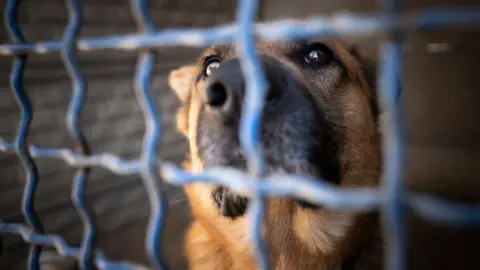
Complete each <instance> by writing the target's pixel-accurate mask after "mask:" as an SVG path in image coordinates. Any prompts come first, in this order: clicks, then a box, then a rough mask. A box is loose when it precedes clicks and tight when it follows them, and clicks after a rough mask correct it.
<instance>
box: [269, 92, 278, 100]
mask: <svg viewBox="0 0 480 270" xmlns="http://www.w3.org/2000/svg"><path fill="white" fill-rule="evenodd" d="M277 97H278V93H277V92H276V91H274V90H273V89H267V101H273V100H274V99H276V98H277Z"/></svg>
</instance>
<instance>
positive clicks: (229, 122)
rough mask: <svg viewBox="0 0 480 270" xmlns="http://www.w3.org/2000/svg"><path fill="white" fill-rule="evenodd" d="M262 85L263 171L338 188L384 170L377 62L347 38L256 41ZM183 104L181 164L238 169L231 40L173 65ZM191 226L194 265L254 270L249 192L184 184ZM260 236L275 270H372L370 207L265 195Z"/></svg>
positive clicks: (374, 220)
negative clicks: (185, 145) (332, 206)
mask: <svg viewBox="0 0 480 270" xmlns="http://www.w3.org/2000/svg"><path fill="white" fill-rule="evenodd" d="M256 50H257V53H258V57H259V59H260V62H261V64H262V66H263V70H264V72H265V76H266V79H267V81H268V89H267V93H266V98H265V105H264V108H263V119H262V123H261V131H260V140H261V145H262V147H263V150H264V154H265V158H266V161H267V173H290V174H297V175H304V176H309V177H313V178H315V179H322V180H318V181H327V182H329V183H331V184H332V185H337V186H339V187H348V188H350V187H367V186H370V187H374V186H377V185H378V184H379V178H380V169H381V164H380V163H381V149H380V142H381V140H380V139H381V138H380V132H379V128H378V125H377V122H378V121H377V120H378V118H379V113H378V111H379V110H378V103H377V101H376V84H375V80H374V78H375V68H376V63H375V61H372V59H368V57H364V56H363V55H362V54H361V53H360V52H359V50H357V49H356V48H355V47H354V46H353V45H351V44H349V43H347V42H346V41H340V40H334V39H322V40H305V41H298V42H291V41H289V42H283V41H282V42H273V43H269V42H260V41H259V42H257V45H256ZM169 84H170V87H171V88H172V89H173V90H174V92H175V93H176V94H177V96H178V98H179V99H180V100H181V102H182V106H181V108H179V110H178V112H177V116H176V120H177V126H178V129H179V130H180V131H181V132H182V133H183V134H184V135H185V136H186V137H187V138H188V141H189V149H190V151H189V152H190V153H189V157H188V160H187V162H186V165H185V167H186V169H188V170H190V171H192V172H199V171H201V170H203V169H205V168H209V167H213V166H231V167H236V168H239V169H245V168H246V157H245V153H244V151H243V150H242V148H241V146H240V143H239V138H238V132H239V123H240V118H241V112H242V106H243V104H244V103H245V84H246V83H245V80H244V78H243V75H242V71H241V64H240V59H239V52H238V50H237V48H236V47H235V46H234V45H229V44H219V45H215V46H212V47H210V48H208V49H207V50H205V51H204V53H203V54H202V55H201V57H200V58H199V59H198V61H197V63H196V64H191V65H186V66H183V67H179V68H178V69H175V70H172V71H171V73H170V75H169ZM185 189H186V192H187V195H188V198H189V201H190V206H191V210H192V214H193V216H194V222H193V224H192V225H191V227H190V228H189V230H188V232H187V235H186V256H187V258H188V261H189V265H190V268H191V269H198V270H223V269H238V270H247V269H256V268H257V265H256V262H255V259H254V254H253V248H252V244H251V239H249V236H248V233H247V231H246V229H247V227H246V219H247V218H248V217H247V215H246V210H247V208H248V198H246V197H244V196H242V195H239V194H236V193H235V192H233V191H231V190H229V189H228V188H226V187H222V186H214V185H211V184H204V183H196V184H191V185H189V186H187V187H185ZM263 234H264V235H263V236H264V239H265V241H266V243H267V244H268V247H269V251H270V254H269V255H270V261H271V263H272V266H273V269H277V270H293V269H301V270H310V269H320V270H340V269H342V270H364V269H365V270H367V269H368V270H378V269H382V268H383V261H382V253H383V244H382V243H383V242H382V240H381V236H380V229H379V223H378V213H351V212H349V213H345V212H335V211H331V210H329V209H326V208H325V207H322V206H321V205H320V206H319V205H313V204H310V203H308V202H305V201H301V200H296V199H285V198H269V199H268V200H267V211H266V217H265V222H264V233H263Z"/></svg>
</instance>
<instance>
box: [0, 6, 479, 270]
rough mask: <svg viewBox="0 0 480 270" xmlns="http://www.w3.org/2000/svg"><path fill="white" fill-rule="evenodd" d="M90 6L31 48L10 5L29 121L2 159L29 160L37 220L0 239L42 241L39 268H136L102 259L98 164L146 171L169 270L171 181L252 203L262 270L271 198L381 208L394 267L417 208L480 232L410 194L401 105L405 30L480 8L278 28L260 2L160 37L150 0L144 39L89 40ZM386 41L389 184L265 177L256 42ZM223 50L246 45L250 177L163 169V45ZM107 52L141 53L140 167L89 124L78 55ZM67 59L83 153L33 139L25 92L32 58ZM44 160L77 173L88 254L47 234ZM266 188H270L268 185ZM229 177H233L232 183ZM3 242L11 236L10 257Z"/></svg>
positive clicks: (467, 19) (466, 219) (0, 226)
mask: <svg viewBox="0 0 480 270" xmlns="http://www.w3.org/2000/svg"><path fill="white" fill-rule="evenodd" d="M79 2H80V1H77V0H68V1H67V6H68V11H69V14H70V16H69V18H70V20H69V24H68V26H67V28H66V31H65V34H64V39H63V40H62V41H47V42H40V43H36V44H30V43H27V42H26V41H25V39H24V37H23V35H22V32H21V30H20V28H19V25H18V23H17V14H18V7H19V4H20V1H16V0H9V1H8V2H7V5H6V9H5V19H6V25H7V29H8V31H9V34H10V37H11V40H12V41H13V44H4V45H0V55H6V56H10V55H13V56H14V58H13V63H12V72H11V77H10V84H11V89H12V93H13V95H14V96H15V98H16V100H17V103H18V106H19V108H20V111H21V122H20V125H19V127H18V130H17V136H16V140H15V142H13V143H9V142H7V141H5V140H4V139H3V138H0V150H1V151H2V152H14V153H16V154H17V155H18V157H19V158H20V159H21V161H22V162H23V165H24V167H25V174H26V184H25V190H24V197H23V207H22V210H23V214H24V216H25V219H26V221H27V223H28V224H11V223H6V222H3V221H2V220H1V219H0V232H2V233H15V234H19V235H21V237H22V238H23V240H24V241H25V242H27V243H29V244H31V248H30V254H29V259H28V267H29V269H38V267H39V255H40V252H41V248H42V246H49V247H54V248H55V249H56V251H57V252H58V253H59V254H60V255H62V256H70V257H75V258H76V259H77V260H78V262H79V264H80V266H81V267H82V268H83V269H91V268H92V266H93V264H94V265H96V266H97V267H99V268H100V269H134V268H135V267H136V265H134V264H132V263H129V262H113V261H110V260H109V259H108V258H106V257H105V256H104V255H103V254H102V253H101V252H100V251H94V247H95V239H96V226H95V218H94V215H93V213H92V212H91V210H90V209H89V207H88V204H87V202H86V201H85V197H84V190H85V186H86V184H87V181H88V174H89V168H91V167H103V168H106V169H109V170H110V171H112V172H114V173H116V174H119V175H141V176H142V179H143V183H144V185H145V188H146V190H147V192H148V196H149V200H150V205H151V209H150V212H151V213H150V222H149V226H148V233H147V236H146V239H145V245H146V250H147V252H148V255H149V258H150V261H151V264H152V266H154V267H155V268H158V269H168V265H167V264H166V262H165V260H164V258H163V256H162V252H161V247H160V244H161V234H162V231H163V225H164V219H165V217H166V214H167V208H166V206H167V204H166V201H165V196H164V195H163V192H162V185H161V182H160V181H159V179H160V178H161V179H162V180H163V181H165V182H167V183H171V184H175V185H181V186H183V185H186V184H189V183H193V182H206V183H213V184H221V185H225V186H228V187H230V188H231V189H232V190H234V191H237V192H240V193H243V194H245V195H247V196H249V197H251V198H252V204H251V206H250V207H249V213H248V214H249V215H253V217H254V218H252V219H251V220H252V223H251V224H250V225H249V226H250V230H251V233H252V236H253V237H252V239H253V245H254V247H255V251H256V254H257V261H258V265H259V268H260V269H268V268H269V261H268V256H267V250H266V247H265V245H264V244H263V241H262V237H261V234H260V232H261V228H262V219H263V214H264V200H265V198H266V197H269V196H280V197H295V198H298V199H303V200H305V201H309V202H311V203H314V204H321V205H325V206H327V207H329V208H331V209H336V210H339V211H363V210H372V209H377V208H381V209H382V210H383V211H384V213H385V216H386V219H385V222H386V226H384V227H385V232H384V235H385V238H386V242H387V254H386V256H387V259H386V268H387V269H398V270H400V269H405V266H406V260H405V242H404V241H405V237H404V236H405V235H404V222H403V221H404V212H405V209H406V208H409V209H411V210H413V211H414V212H415V213H416V214H418V215H420V216H423V217H425V218H427V219H430V220H432V221H436V222H442V223H444V224H448V225H454V226H480V207H479V206H477V205H467V204H459V203H453V202H447V201H444V200H441V199H437V198H434V197H430V196H428V195H424V194H418V193H413V192H405V191H404V186H403V185H404V182H403V173H402V168H403V161H404V145H403V144H404V139H403V129H402V112H401V108H402V106H401V104H400V102H399V99H398V97H399V95H400V93H401V88H402V87H401V83H402V73H403V72H402V68H403V59H402V50H401V47H402V33H404V32H405V31H415V30H421V29H435V28H441V27H446V26H448V27H473V26H478V25H480V6H477V7H472V6H470V7H468V8H465V7H448V8H432V9H428V10H424V11H421V12H417V13H414V14H408V16H405V15H402V14H401V11H402V10H401V4H402V1H399V0H384V1H383V3H384V5H383V12H382V13H379V14H374V15H371V16H359V15H354V14H338V15H335V16H333V17H329V18H326V17H313V18H310V19H307V20H305V21H302V22H298V21H297V22H292V21H273V22H268V23H263V24H257V25H255V24H254V21H255V14H256V10H257V7H258V3H257V1H255V0H242V1H240V2H239V6H238V14H237V23H236V24H234V25H228V26H217V27H212V28H208V29H170V30H162V31H158V30H156V28H155V26H154V23H153V20H152V18H151V16H150V14H149V12H148V8H147V1H144V0H136V1H131V3H132V5H131V6H132V11H133V16H134V18H135V21H136V23H137V28H138V33H133V34H129V35H122V36H110V37H100V38H90V39H81V40H77V37H78V33H79V30H80V27H81V24H82V10H81V5H80V3H79ZM379 33H385V34H387V35H388V36H389V40H388V41H387V42H385V44H384V45H383V48H382V51H381V55H380V56H381V57H382V59H383V60H384V61H382V63H383V66H381V69H380V75H379V82H380V95H379V96H380V100H379V102H382V103H383V104H385V106H386V108H387V111H388V113H387V114H388V121H386V124H387V125H388V128H387V129H386V130H388V131H389V134H387V136H386V150H385V153H384V158H385V164H386V167H385V172H384V179H385V181H384V183H385V184H384V186H383V188H382V189H381V190H380V191H377V190H374V189H356V190H342V189H339V188H337V187H334V186H331V185H329V184H326V183H324V182H322V181H315V179H309V178H306V177H300V176H296V175H276V176H265V175H264V167H265V166H264V160H263V156H262V151H261V147H260V144H259V139H258V138H259V132H258V131H259V126H260V122H261V115H262V107H263V96H264V93H265V91H264V89H265V87H266V81H265V79H264V75H263V72H262V70H261V67H260V65H259V62H258V59H257V57H256V55H255V47H254V41H255V36H258V37H260V38H262V39H264V40H282V39H283V40H285V39H302V38H306V37H310V36H317V37H318V36H348V35H372V34H379ZM216 42H236V43H237V45H238V47H239V51H240V54H241V56H242V69H243V72H244V75H245V77H246V80H247V82H248V83H247V98H246V99H247V102H246V105H245V106H246V107H245V110H244V113H243V116H242V121H241V125H242V128H241V129H240V130H241V132H240V141H241V144H242V147H244V149H245V150H246V153H247V154H248V168H249V169H248V172H243V171H239V170H236V169H233V168H212V169H208V170H205V171H203V172H202V173H201V174H197V175H192V174H190V173H188V172H186V171H184V170H182V169H180V168H178V167H176V166H175V165H174V164H172V163H169V162H167V161H160V160H159V158H158V156H157V148H158V147H157V146H158V144H159V142H160V139H161V132H162V130H161V121H160V112H159V110H158V108H157V106H156V104H155V103H154V101H153V98H152V94H151V76H152V72H153V68H154V63H155V60H156V59H155V58H156V57H155V53H154V52H153V51H152V50H150V49H149V48H152V47H159V46H173V45H188V46H205V45H209V44H212V43H216ZM99 49H112V50H139V51H140V53H139V60H138V67H137V72H136V76H135V92H136V94H137V99H138V102H139V104H140V106H141V108H142V111H143V115H144V118H145V125H146V132H145V137H144V143H143V149H142V154H141V156H140V157H139V158H138V159H135V160H122V159H121V158H119V157H117V156H114V155H111V154H108V153H100V154H91V153H90V151H89V148H88V144H87V141H86V139H85V137H84V135H83V132H82V129H81V127H80V125H79V120H80V117H81V115H82V107H83V104H84V97H85V94H86V91H87V86H86V83H85V81H84V79H83V77H82V74H81V72H80V70H79V67H78V63H77V59H76V52H77V51H90V50H99ZM47 52H61V54H62V57H63V61H64V63H65V67H66V69H67V70H68V72H69V75H70V78H71V80H72V99H71V102H70V106H69V109H68V114H67V128H68V130H69V133H70V135H71V137H72V138H73V139H74V140H75V141H76V142H77V144H76V145H77V149H75V150H72V149H49V148H41V147H37V146H33V145H30V144H29V143H28V131H29V125H30V122H31V120H32V117H33V112H32V108H31V105H30V102H29V99H28V95H27V94H26V92H25V90H24V88H23V80H22V79H23V71H24V67H25V64H26V62H27V59H28V54H29V53H36V54H42V53H47ZM35 158H57V159H61V160H63V161H65V162H66V163H68V164H69V165H70V166H73V167H75V168H77V173H76V176H75V179H74V185H73V188H72V200H73V202H74V205H75V208H76V210H77V212H78V214H79V216H80V217H81V220H82V223H83V241H82V243H81V246H80V247H75V246H70V245H69V244H68V243H67V242H66V241H65V239H63V238H62V237H61V236H58V235H46V234H43V228H42V225H41V223H40V221H39V219H38V217H37V214H36V212H35V209H34V205H33V199H34V197H35V191H36V188H37V183H38V173H37V169H36V166H35V161H34V159H35ZM260 178H261V179H262V181H259V179H260ZM227 179H228V180H227ZM1 251H2V248H1V238H0V252H1Z"/></svg>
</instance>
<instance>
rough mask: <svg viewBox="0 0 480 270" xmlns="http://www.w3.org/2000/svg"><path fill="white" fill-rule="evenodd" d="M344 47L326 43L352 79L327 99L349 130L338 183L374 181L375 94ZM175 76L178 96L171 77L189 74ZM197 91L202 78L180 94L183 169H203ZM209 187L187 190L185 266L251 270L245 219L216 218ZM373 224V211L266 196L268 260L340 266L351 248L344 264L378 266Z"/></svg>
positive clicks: (328, 268)
mask: <svg viewBox="0 0 480 270" xmlns="http://www.w3.org/2000/svg"><path fill="white" fill-rule="evenodd" d="M345 46H346V45H344V44H343V43H341V42H334V43H331V44H330V47H331V48H332V49H333V50H334V52H335V53H336V54H337V56H338V57H339V58H340V59H342V61H343V63H344V64H345V65H346V68H347V71H348V78H349V83H347V84H346V85H344V86H343V89H336V91H334V92H333V94H332V95H330V96H328V97H327V98H328V100H327V103H328V104H331V106H335V108H337V110H338V111H339V112H340V114H341V115H339V117H342V118H343V119H344V120H345V121H343V122H342V123H339V127H338V128H342V129H343V130H344V133H345V134H346V136H345V139H344V140H345V142H343V146H344V148H343V152H342V156H341V157H340V158H341V166H342V168H346V167H347V166H348V170H345V173H342V180H341V186H342V187H358V186H375V185H377V184H378V181H379V174H380V146H379V142H380V141H379V135H378V132H377V123H376V121H375V116H374V113H373V112H372V110H371V109H370V105H369V103H370V102H371V101H372V99H373V98H374V95H373V94H372V93H373V89H370V88H369V86H368V84H367V81H366V78H365V77H364V76H363V72H362V67H361V65H360V63H359V62H358V61H357V59H355V57H354V56H352V55H351V54H350V52H349V51H348V50H347V49H346V48H345ZM189 71H190V72H192V73H193V72H194V71H195V72H198V67H197V68H195V67H193V66H190V67H189ZM180 73H181V72H180ZM180 73H179V72H178V71H177V72H176V73H172V75H171V77H170V83H171V86H172V88H173V89H174V90H175V91H176V92H177V95H178V94H179V91H181V90H182V89H178V87H177V88H175V87H176V86H175V84H177V85H178V82H175V80H190V81H191V80H192V78H193V76H191V77H189V75H188V74H186V73H182V76H181V77H179V76H176V75H178V74H180ZM187 73H188V72H187ZM192 73H191V74H192ZM175 74H176V75H175ZM199 88H201V83H200V84H199V85H193V86H192V91H191V92H189V93H188V95H189V96H188V97H185V93H180V95H183V97H184V98H183V99H184V100H185V101H186V102H185V105H184V106H183V107H182V108H181V109H180V110H179V112H178V114H177V124H178V125H177V126H178V128H179V130H180V131H182V132H183V133H184V134H185V135H186V136H187V137H188V139H189V142H190V158H189V162H188V166H187V169H188V170H191V171H193V172H198V171H201V170H202V169H203V165H202V161H201V159H200V158H199V156H198V154H197V146H196V143H195V142H196V136H197V134H196V130H197V128H196V125H197V122H198V111H199V106H200V103H199V96H198V95H199V94H198V91H195V89H199ZM181 98H182V96H181ZM342 171H343V170H342ZM212 188H213V187H212V186H209V185H206V184H192V185H190V186H188V187H186V192H187V194H188V197H189V200H190V205H191V208H192V213H193V216H194V222H193V225H192V226H191V227H190V230H189V232H188V234H187V237H186V239H187V240H186V254H187V257H188V260H189V262H190V268H191V269H194V270H211V269H242V270H248V269H256V264H255V259H254V256H253V250H252V246H251V242H250V239H249V237H248V233H247V231H246V222H247V220H246V219H247V218H248V217H243V218H239V219H237V220H235V221H232V220H230V219H228V218H225V217H223V216H221V215H220V214H219V213H218V210H217V209H216V208H215V206H214V203H213V201H212V200H211V197H210V194H211V191H212ZM377 226H378V225H377V218H376V215H375V214H368V215H367V214H352V213H348V214H347V213H337V212H332V211H329V210H327V209H320V210H311V209H303V208H300V207H298V205H296V204H295V203H294V202H293V201H291V200H286V199H269V200H268V211H267V216H266V218H265V224H264V232H265V233H264V238H265V240H266V242H267V243H268V245H269V248H270V252H271V259H270V260H271V262H272V265H273V267H274V269H277V270H291V269H301V270H310V269H321V270H322V269H323V270H337V269H338V270H339V269H340V268H341V266H342V264H343V263H344V260H345V258H346V257H347V255H349V254H352V253H355V254H360V255H359V256H361V259H359V260H358V263H357V264H356V265H354V266H352V267H350V268H348V269H356V270H363V269H364V270H367V269H368V270H378V269H382V268H381V265H382V261H381V259H382V258H381V257H382V255H381V254H380V252H381V241H380V240H379V239H380V236H379V230H378V227H377ZM365 238H368V239H370V240H371V239H375V242H374V243H373V242H372V243H364V239H365ZM372 241H373V240H372ZM362 256H363V257H362Z"/></svg>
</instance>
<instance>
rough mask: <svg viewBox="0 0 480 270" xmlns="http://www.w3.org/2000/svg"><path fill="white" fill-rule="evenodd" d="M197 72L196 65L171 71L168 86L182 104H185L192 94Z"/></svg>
mask: <svg viewBox="0 0 480 270" xmlns="http://www.w3.org/2000/svg"><path fill="white" fill-rule="evenodd" d="M195 70H196V66H195V65H185V66H182V67H179V68H177V69H174V70H172V71H170V74H169V75H168V85H169V86H170V88H172V90H173V92H174V93H175V95H177V97H178V98H179V99H180V101H181V102H185V100H186V99H187V98H188V96H189V94H190V93H189V91H190V86H191V83H192V82H193V78H194V76H195Z"/></svg>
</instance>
